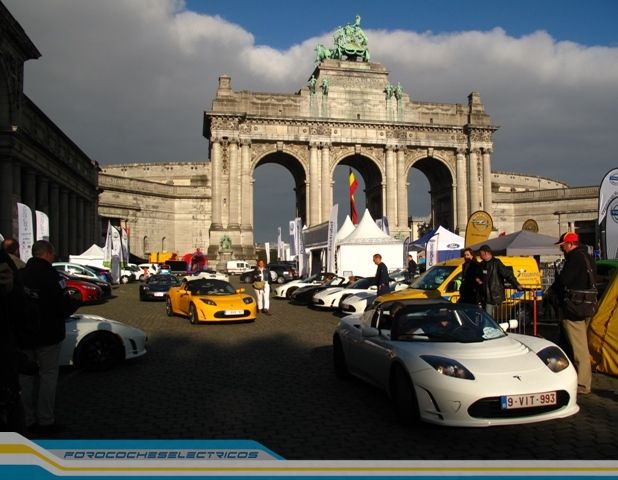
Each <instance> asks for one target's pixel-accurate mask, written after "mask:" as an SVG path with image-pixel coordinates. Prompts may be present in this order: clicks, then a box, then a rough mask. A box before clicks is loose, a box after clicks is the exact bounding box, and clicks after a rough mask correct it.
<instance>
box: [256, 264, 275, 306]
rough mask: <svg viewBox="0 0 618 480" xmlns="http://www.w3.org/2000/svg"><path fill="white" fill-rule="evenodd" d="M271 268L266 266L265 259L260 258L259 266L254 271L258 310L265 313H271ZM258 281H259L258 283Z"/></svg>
mask: <svg viewBox="0 0 618 480" xmlns="http://www.w3.org/2000/svg"><path fill="white" fill-rule="evenodd" d="M269 281H270V270H268V268H266V264H265V263H264V260H258V264H257V267H256V268H255V271H254V272H253V289H254V290H255V294H256V296H257V304H258V312H262V313H263V314H265V315H272V314H271V313H270V283H269ZM256 282H257V283H256Z"/></svg>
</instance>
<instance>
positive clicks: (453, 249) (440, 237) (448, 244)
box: [408, 226, 465, 266]
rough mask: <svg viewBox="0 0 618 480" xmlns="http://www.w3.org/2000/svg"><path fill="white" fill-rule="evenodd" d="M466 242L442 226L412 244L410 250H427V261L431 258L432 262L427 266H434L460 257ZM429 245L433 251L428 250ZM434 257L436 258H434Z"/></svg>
mask: <svg viewBox="0 0 618 480" xmlns="http://www.w3.org/2000/svg"><path fill="white" fill-rule="evenodd" d="M464 242H465V239H464V238H463V237H460V236H459V235H457V234H455V233H453V232H451V231H449V230H447V229H446V228H444V227H442V226H440V227H438V228H436V229H434V230H431V231H429V232H427V233H426V234H425V235H423V236H422V237H421V238H419V239H417V240H415V241H414V242H412V243H411V244H410V245H409V247H408V248H409V250H413V251H422V250H427V253H426V254H425V258H426V260H429V259H430V257H431V261H430V262H429V263H428V264H427V265H428V266H432V265H434V264H436V263H437V262H442V261H444V260H448V259H449V258H457V257H460V256H461V250H462V249H463V247H464ZM428 245H429V246H430V247H432V248H430V249H429V250H431V251H429V250H428V249H427V246H428ZM436 252H437V253H436ZM434 255H435V257H436V258H433V257H434Z"/></svg>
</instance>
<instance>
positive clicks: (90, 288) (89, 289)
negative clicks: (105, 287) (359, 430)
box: [85, 286, 99, 292]
mask: <svg viewBox="0 0 618 480" xmlns="http://www.w3.org/2000/svg"><path fill="white" fill-rule="evenodd" d="M85 288H86V290H88V291H89V292H96V291H97V288H99V287H90V286H86V287H85Z"/></svg>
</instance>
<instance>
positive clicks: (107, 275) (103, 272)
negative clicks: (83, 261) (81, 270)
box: [84, 265, 127, 283]
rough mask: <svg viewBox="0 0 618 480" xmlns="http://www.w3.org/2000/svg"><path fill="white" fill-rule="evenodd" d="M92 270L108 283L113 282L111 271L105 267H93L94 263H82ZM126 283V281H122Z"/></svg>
mask: <svg viewBox="0 0 618 480" xmlns="http://www.w3.org/2000/svg"><path fill="white" fill-rule="evenodd" d="M84 266H86V267H88V268H89V269H90V270H92V271H93V272H94V273H96V274H97V276H98V277H99V278H100V279H101V280H105V281H106V282H109V283H114V282H113V280H112V273H111V272H110V271H109V270H108V269H107V268H100V267H95V266H94V265H84ZM123 283H127V282H123Z"/></svg>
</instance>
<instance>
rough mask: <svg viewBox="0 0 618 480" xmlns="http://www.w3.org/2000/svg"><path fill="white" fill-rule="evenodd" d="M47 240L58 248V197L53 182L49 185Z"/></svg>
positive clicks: (56, 185)
mask: <svg viewBox="0 0 618 480" xmlns="http://www.w3.org/2000/svg"><path fill="white" fill-rule="evenodd" d="M49 240H50V242H52V243H53V244H54V245H55V246H56V248H60V244H59V241H60V197H59V192H58V184H57V183H55V182H52V183H51V185H50V186H49Z"/></svg>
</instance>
